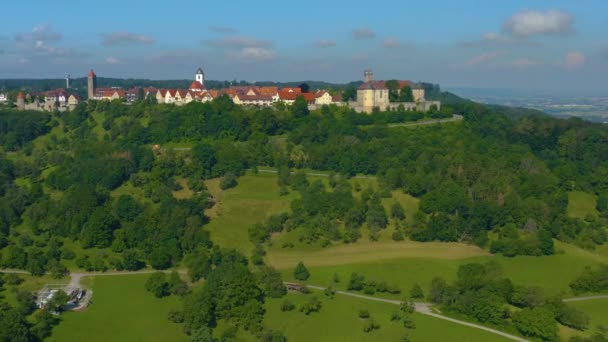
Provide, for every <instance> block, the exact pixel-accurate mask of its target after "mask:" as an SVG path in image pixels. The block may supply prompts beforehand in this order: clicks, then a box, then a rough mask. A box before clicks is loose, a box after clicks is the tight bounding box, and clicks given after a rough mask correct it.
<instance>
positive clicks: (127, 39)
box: [101, 32, 154, 46]
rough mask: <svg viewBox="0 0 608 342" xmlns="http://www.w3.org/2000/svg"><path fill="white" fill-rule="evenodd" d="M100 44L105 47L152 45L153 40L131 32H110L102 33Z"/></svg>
mask: <svg viewBox="0 0 608 342" xmlns="http://www.w3.org/2000/svg"><path fill="white" fill-rule="evenodd" d="M101 37H102V42H101V43H102V44H103V45H106V46H115V45H127V44H152V43H154V39H153V38H151V37H149V36H145V35H141V34H136V33H132V32H111V33H102V34H101Z"/></svg>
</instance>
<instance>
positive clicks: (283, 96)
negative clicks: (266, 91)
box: [279, 90, 298, 101]
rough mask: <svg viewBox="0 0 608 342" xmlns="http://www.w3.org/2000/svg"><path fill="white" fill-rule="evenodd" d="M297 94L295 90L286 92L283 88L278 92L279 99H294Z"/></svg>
mask: <svg viewBox="0 0 608 342" xmlns="http://www.w3.org/2000/svg"><path fill="white" fill-rule="evenodd" d="M297 96H298V94H297V93H295V92H288V91H285V90H281V91H280V92H279V98H280V99H281V100H287V101H295V99H296V97H297Z"/></svg>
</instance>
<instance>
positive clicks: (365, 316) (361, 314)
mask: <svg viewBox="0 0 608 342" xmlns="http://www.w3.org/2000/svg"><path fill="white" fill-rule="evenodd" d="M359 318H362V319H368V318H369V311H367V310H365V309H363V310H359Z"/></svg>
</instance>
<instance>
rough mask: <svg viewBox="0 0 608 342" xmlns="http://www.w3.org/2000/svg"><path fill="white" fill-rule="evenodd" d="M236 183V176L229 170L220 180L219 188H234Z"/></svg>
mask: <svg viewBox="0 0 608 342" xmlns="http://www.w3.org/2000/svg"><path fill="white" fill-rule="evenodd" d="M237 185H238V183H237V181H236V176H235V175H234V173H231V172H228V173H226V174H225V175H224V177H222V179H221V180H220V189H222V190H226V189H230V188H234V187H235V186H237Z"/></svg>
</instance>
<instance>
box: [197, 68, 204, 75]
mask: <svg viewBox="0 0 608 342" xmlns="http://www.w3.org/2000/svg"><path fill="white" fill-rule="evenodd" d="M196 73H197V74H203V75H204V74H205V73H204V72H203V69H202V68H201V67H198V69H196Z"/></svg>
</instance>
